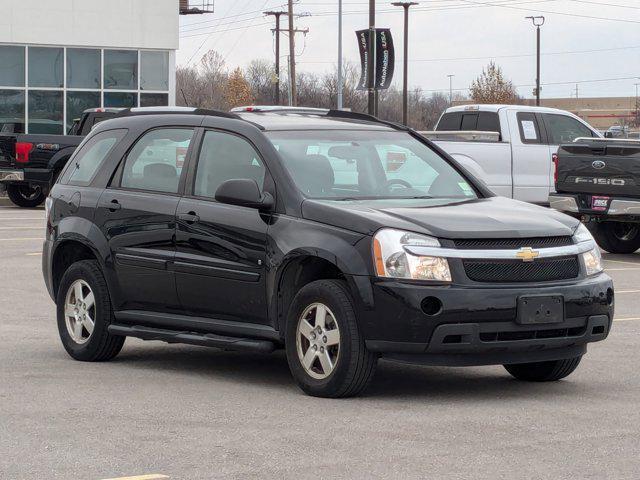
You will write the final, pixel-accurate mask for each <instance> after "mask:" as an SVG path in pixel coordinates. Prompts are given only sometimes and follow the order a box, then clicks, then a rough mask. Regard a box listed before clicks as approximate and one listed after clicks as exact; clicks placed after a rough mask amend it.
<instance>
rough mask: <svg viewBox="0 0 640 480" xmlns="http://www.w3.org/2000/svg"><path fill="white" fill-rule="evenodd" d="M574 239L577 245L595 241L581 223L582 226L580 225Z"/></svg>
mask: <svg viewBox="0 0 640 480" xmlns="http://www.w3.org/2000/svg"><path fill="white" fill-rule="evenodd" d="M573 239H574V241H575V243H582V242H589V241H592V242H593V241H594V240H593V235H591V232H590V231H589V229H588V228H587V227H586V226H585V225H584V223H581V224H580V225H578V228H576V231H575V232H574V234H573Z"/></svg>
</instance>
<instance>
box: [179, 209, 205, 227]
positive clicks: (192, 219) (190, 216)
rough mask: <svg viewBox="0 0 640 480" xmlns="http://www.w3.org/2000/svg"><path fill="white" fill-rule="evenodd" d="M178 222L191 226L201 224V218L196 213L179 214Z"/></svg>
mask: <svg viewBox="0 0 640 480" xmlns="http://www.w3.org/2000/svg"><path fill="white" fill-rule="evenodd" d="M178 220H181V221H183V222H186V223H189V224H191V223H196V222H199V221H200V217H199V216H198V215H196V212H189V213H179V214H178Z"/></svg>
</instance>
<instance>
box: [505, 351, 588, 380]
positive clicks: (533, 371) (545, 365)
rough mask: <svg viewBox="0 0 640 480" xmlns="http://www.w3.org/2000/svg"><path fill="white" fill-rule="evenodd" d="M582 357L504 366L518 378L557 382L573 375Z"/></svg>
mask: <svg viewBox="0 0 640 480" xmlns="http://www.w3.org/2000/svg"><path fill="white" fill-rule="evenodd" d="M581 359H582V355H580V356H579V357H575V358H567V359H565V360H553V361H550V362H535V363H517V364H513V365H505V366H504V368H506V369H507V372H509V373H510V374H511V375H513V376H514V377H515V378H517V379H518V380H524V381H526V382H555V381H556V380H560V379H563V378H565V377H568V376H569V375H571V374H572V373H573V371H574V370H575V369H576V368H578V365H579V364H580V360H581Z"/></svg>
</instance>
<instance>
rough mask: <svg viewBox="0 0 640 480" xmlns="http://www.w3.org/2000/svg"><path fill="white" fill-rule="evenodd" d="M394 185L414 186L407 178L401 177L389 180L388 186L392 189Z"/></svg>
mask: <svg viewBox="0 0 640 480" xmlns="http://www.w3.org/2000/svg"><path fill="white" fill-rule="evenodd" d="M394 185H400V186H401V187H404V188H413V185H411V184H410V183H409V182H407V181H406V180H402V179H400V178H391V179H389V180H387V188H389V189H391V187H392V186H394Z"/></svg>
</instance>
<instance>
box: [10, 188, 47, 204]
mask: <svg viewBox="0 0 640 480" xmlns="http://www.w3.org/2000/svg"><path fill="white" fill-rule="evenodd" d="M7 196H8V197H9V200H11V202H13V204H14V205H17V206H19V207H24V208H34V207H37V206H38V205H40V204H41V203H42V202H44V199H45V198H47V194H46V193H45V191H44V190H43V188H42V187H41V186H39V185H36V186H32V185H30V184H26V183H10V184H9V185H7Z"/></svg>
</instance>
